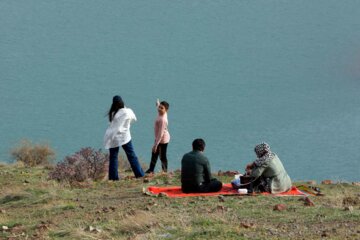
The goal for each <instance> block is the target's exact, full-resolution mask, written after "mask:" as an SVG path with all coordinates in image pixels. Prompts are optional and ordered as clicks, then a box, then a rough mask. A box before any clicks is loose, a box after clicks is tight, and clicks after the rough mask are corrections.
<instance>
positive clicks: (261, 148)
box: [254, 142, 275, 167]
mask: <svg viewBox="0 0 360 240" xmlns="http://www.w3.org/2000/svg"><path fill="white" fill-rule="evenodd" d="M254 151H255V153H256V156H257V157H258V158H257V159H256V160H255V161H254V164H255V165H256V166H257V167H261V166H262V165H264V164H266V163H268V162H269V161H270V160H271V159H272V158H273V157H274V155H275V154H274V153H272V152H271V150H270V146H269V144H267V143H265V142H263V143H260V144H258V145H256V146H255V149H254Z"/></svg>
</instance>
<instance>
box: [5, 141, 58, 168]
mask: <svg viewBox="0 0 360 240" xmlns="http://www.w3.org/2000/svg"><path fill="white" fill-rule="evenodd" d="M11 156H12V157H13V158H14V159H15V160H16V161H17V162H22V163H24V164H25V165H26V166H29V167H33V166H38V165H44V166H45V165H49V164H50V163H51V162H52V161H53V160H54V159H55V152H54V150H53V149H52V148H51V147H50V146H49V144H46V143H45V144H34V143H32V142H31V141H30V140H27V139H24V140H22V141H21V142H20V143H19V145H18V146H16V147H14V148H13V149H12V150H11Z"/></svg>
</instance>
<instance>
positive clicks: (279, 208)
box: [274, 203, 286, 211]
mask: <svg viewBox="0 0 360 240" xmlns="http://www.w3.org/2000/svg"><path fill="white" fill-rule="evenodd" d="M285 209H286V205H285V204H282V203H280V204H276V205H275V206H274V211H284V210H285Z"/></svg>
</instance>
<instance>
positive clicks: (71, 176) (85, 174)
mask: <svg viewBox="0 0 360 240" xmlns="http://www.w3.org/2000/svg"><path fill="white" fill-rule="evenodd" d="M108 158H109V157H108V154H105V153H103V152H102V151H101V150H98V151H95V150H94V149H92V148H90V147H87V148H82V149H81V150H80V151H79V152H76V153H75V154H73V155H71V156H66V157H65V159H64V161H63V162H60V163H58V164H57V165H56V167H55V168H54V170H53V171H51V172H50V173H49V178H50V179H54V180H58V181H68V182H73V181H77V182H83V181H85V180H87V179H92V180H99V179H103V178H104V177H105V176H106V174H107V171H108V167H109V160H108Z"/></svg>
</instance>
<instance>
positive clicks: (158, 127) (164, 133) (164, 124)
mask: <svg viewBox="0 0 360 240" xmlns="http://www.w3.org/2000/svg"><path fill="white" fill-rule="evenodd" d="M156 107H157V110H158V116H157V118H156V120H155V125H154V132H155V141H154V145H153V147H152V153H151V162H150V166H149V169H148V170H147V171H146V173H154V169H155V165H156V162H157V159H158V157H159V155H160V160H161V167H162V170H163V171H164V172H167V165H168V160H167V157H166V150H167V145H168V143H169V141H170V134H169V131H168V118H167V112H168V110H169V103H167V102H166V101H162V102H159V99H158V100H157V101H156Z"/></svg>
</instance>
